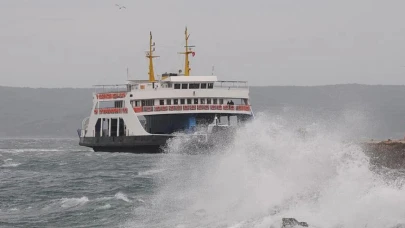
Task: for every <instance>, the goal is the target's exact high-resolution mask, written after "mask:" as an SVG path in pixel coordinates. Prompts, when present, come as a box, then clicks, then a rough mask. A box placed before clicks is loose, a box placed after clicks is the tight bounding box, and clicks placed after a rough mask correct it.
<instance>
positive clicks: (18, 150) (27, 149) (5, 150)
mask: <svg viewBox="0 0 405 228" xmlns="http://www.w3.org/2000/svg"><path fill="white" fill-rule="evenodd" d="M61 151H66V150H63V149H35V148H26V149H0V152H7V153H22V152H61Z"/></svg>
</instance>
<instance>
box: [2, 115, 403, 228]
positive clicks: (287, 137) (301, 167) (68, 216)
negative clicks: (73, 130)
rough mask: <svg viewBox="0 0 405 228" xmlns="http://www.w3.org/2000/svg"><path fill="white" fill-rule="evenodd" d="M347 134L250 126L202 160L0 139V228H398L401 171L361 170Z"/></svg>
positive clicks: (175, 144)
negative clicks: (296, 225)
mask: <svg viewBox="0 0 405 228" xmlns="http://www.w3.org/2000/svg"><path fill="white" fill-rule="evenodd" d="M298 125H299V126H300V127H302V126H305V127H306V130H307V134H306V135H305V137H303V136H302V134H297V131H296V128H297V126H298ZM339 126H341V125H339ZM353 126H354V125H353V124H350V123H349V124H347V125H346V127H339V128H337V127H331V126H330V124H327V123H314V122H311V123H304V125H303V123H300V124H298V123H296V122H294V121H291V120H286V119H283V118H280V117H272V118H269V117H267V116H265V115H264V116H260V115H259V116H257V118H256V119H255V120H254V121H253V122H252V123H249V124H248V125H246V126H245V127H242V128H241V129H239V130H238V132H237V134H236V136H235V138H234V141H233V144H231V145H227V146H226V147H225V149H222V150H221V151H211V152H210V153H209V154H201V155H186V154H179V153H176V151H178V150H179V148H180V147H182V146H184V143H186V142H182V141H179V140H173V141H171V142H169V146H168V149H167V153H166V154H158V155H147V154H142V155H138V154H129V153H103V152H100V153H99V152H97V153H95V152H93V151H92V150H91V149H89V148H85V147H80V146H78V139H77V138H73V139H50V138H47V139H1V140H0V227H72V228H74V227H125V228H126V227H159V228H160V227H177V228H185V227H232V228H243V227H263V228H264V227H266V228H269V227H274V228H278V227H281V218H284V217H293V218H296V219H297V220H298V221H305V222H307V223H308V224H309V227H331V228H332V227H333V228H343V227H352V228H363V227H367V228H372V227H375V228H382V227H387V228H393V227H405V225H404V224H405V171H404V170H390V169H387V168H382V167H372V166H370V164H369V162H368V158H367V156H366V155H365V154H364V153H363V151H362V150H361V148H360V147H359V146H358V145H356V143H354V142H350V140H347V139H348V138H347V136H348V135H350V132H351V131H352V127H353Z"/></svg>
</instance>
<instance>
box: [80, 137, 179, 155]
mask: <svg viewBox="0 0 405 228" xmlns="http://www.w3.org/2000/svg"><path fill="white" fill-rule="evenodd" d="M170 138H172V136H158V135H151V136H119V137H114V136H113V137H85V138H80V142H79V145H80V146H85V147H90V148H92V149H93V150H94V151H95V152H126V153H139V154H142V153H163V152H164V150H163V146H164V145H165V144H166V142H167V140H168V139H170Z"/></svg>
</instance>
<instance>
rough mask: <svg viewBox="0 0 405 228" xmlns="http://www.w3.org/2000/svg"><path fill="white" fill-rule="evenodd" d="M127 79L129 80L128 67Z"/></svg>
mask: <svg viewBox="0 0 405 228" xmlns="http://www.w3.org/2000/svg"><path fill="white" fill-rule="evenodd" d="M127 80H129V70H128V67H127Z"/></svg>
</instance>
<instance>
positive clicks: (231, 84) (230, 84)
mask: <svg viewBox="0 0 405 228" xmlns="http://www.w3.org/2000/svg"><path fill="white" fill-rule="evenodd" d="M214 88H249V84H248V82H247V81H217V82H214Z"/></svg>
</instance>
